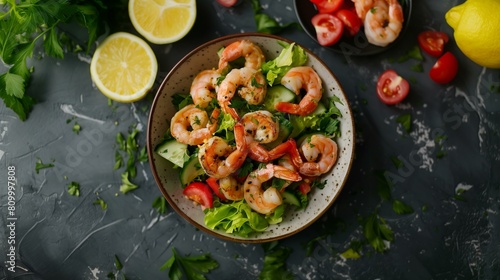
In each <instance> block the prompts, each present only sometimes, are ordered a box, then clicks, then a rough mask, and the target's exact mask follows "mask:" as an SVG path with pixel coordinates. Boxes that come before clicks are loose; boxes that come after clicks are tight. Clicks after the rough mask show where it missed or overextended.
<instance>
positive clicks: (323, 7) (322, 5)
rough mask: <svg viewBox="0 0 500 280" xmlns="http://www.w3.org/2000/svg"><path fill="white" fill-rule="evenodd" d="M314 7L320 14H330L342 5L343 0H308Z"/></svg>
mask: <svg viewBox="0 0 500 280" xmlns="http://www.w3.org/2000/svg"><path fill="white" fill-rule="evenodd" d="M309 1H311V2H312V3H314V5H316V8H318V13H320V14H330V13H333V12H335V11H336V10H338V9H339V8H340V6H342V4H343V3H344V0H309ZM349 1H350V0H349Z"/></svg>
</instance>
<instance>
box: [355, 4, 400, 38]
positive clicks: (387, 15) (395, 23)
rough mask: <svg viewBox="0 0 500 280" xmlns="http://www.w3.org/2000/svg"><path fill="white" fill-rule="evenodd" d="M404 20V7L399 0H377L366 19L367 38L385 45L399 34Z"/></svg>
mask: <svg viewBox="0 0 500 280" xmlns="http://www.w3.org/2000/svg"><path fill="white" fill-rule="evenodd" d="M403 21H404V17H403V8H402V7H401V4H399V2H398V1H397V0H375V1H374V5H373V7H372V8H371V9H370V11H369V12H368V13H366V16H365V20H364V26H365V35H366V39H368V42H369V43H371V44H373V45H376V46H380V47H385V46H387V45H388V44H390V43H392V42H394V40H396V38H397V37H398V36H399V33H400V32H401V29H402V28H403Z"/></svg>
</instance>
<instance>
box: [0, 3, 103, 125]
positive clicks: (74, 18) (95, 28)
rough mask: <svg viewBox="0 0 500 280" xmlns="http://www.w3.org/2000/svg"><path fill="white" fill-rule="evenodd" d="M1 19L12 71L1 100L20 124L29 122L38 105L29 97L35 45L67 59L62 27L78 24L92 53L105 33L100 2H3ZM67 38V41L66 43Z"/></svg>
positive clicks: (1, 81) (2, 47)
mask: <svg viewBox="0 0 500 280" xmlns="http://www.w3.org/2000/svg"><path fill="white" fill-rule="evenodd" d="M1 3H2V4H1V6H0V8H1V11H2V13H1V17H0V58H1V59H2V61H3V62H4V63H5V64H6V65H9V66H10V67H9V68H8V69H7V70H6V71H5V72H4V73H2V74H1V75H0V98H2V100H3V102H4V104H5V106H6V107H8V108H10V109H11V110H13V111H14V112H15V113H16V114H17V115H18V117H19V119H20V120H22V121H24V120H26V119H27V117H28V114H29V112H30V111H31V109H32V108H33V105H34V104H35V101H34V99H33V98H32V97H29V96H27V95H26V94H25V91H26V87H27V85H28V82H29V79H30V76H31V71H30V70H29V68H28V64H27V62H28V59H29V58H31V57H32V56H33V51H34V49H35V45H38V42H39V41H43V44H42V45H43V50H44V51H45V53H46V54H47V55H49V56H52V57H55V58H63V57H64V49H63V42H64V40H67V36H63V34H64V32H63V31H62V30H61V28H60V26H62V25H68V24H72V23H77V24H79V25H80V26H81V27H83V28H85V29H86V30H87V32H88V46H87V47H88V49H90V47H92V46H93V44H94V42H95V41H96V39H97V37H98V36H99V35H100V34H102V33H103V32H104V17H103V11H104V10H105V9H106V7H105V6H104V5H103V4H102V2H101V1H100V0H93V1H83V0H79V1H66V0H52V1H2V2H1ZM64 38H66V39H64Z"/></svg>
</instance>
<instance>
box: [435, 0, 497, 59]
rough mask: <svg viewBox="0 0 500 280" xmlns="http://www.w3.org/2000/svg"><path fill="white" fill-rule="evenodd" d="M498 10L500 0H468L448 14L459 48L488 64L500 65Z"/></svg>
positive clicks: (446, 17) (448, 21)
mask: <svg viewBox="0 0 500 280" xmlns="http://www.w3.org/2000/svg"><path fill="white" fill-rule="evenodd" d="M499 11H500V0H467V1H466V2H465V3H463V4H460V5H457V6H455V7H453V8H451V9H450V10H449V11H448V12H447V13H446V15H445V19H446V22H447V23H448V24H449V25H450V26H451V27H452V28H453V29H454V34H453V35H454V37H455V41H456V42H457V45H458V47H459V48H460V50H461V51H462V52H463V53H464V54H465V55H466V56H467V57H468V58H470V59H471V60H472V61H474V62H475V63H477V64H479V65H481V66H484V67H488V68H500V12H499Z"/></svg>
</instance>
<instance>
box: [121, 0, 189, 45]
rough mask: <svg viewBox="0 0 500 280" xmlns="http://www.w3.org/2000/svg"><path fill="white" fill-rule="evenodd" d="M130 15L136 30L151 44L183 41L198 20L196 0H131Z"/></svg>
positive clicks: (129, 4) (129, 5)
mask: <svg viewBox="0 0 500 280" xmlns="http://www.w3.org/2000/svg"><path fill="white" fill-rule="evenodd" d="M128 13H129V17H130V20H131V21H132V25H133V26H134V28H135V29H136V30H137V32H139V34H141V35H142V36H144V38H146V40H148V41H149V42H151V43H154V44H169V43H173V42H176V41H178V40H180V39H182V38H183V37H184V36H186V34H187V33H188V32H189V31H190V30H191V28H192V27H193V25H194V22H195V19H196V1H195V0H130V1H129V3H128Z"/></svg>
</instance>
